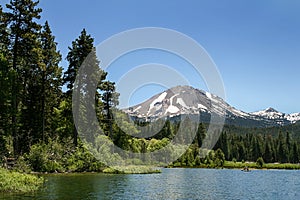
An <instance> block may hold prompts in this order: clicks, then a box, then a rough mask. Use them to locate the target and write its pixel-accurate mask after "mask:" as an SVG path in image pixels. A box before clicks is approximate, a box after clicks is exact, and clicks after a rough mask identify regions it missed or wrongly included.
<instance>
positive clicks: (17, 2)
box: [4, 0, 42, 155]
mask: <svg viewBox="0 0 300 200" xmlns="http://www.w3.org/2000/svg"><path fill="white" fill-rule="evenodd" d="M38 3H39V1H32V0H11V1H10V3H9V4H7V5H6V7H7V9H8V12H6V13H4V24H6V25H7V26H8V27H7V28H8V29H9V30H10V34H9V38H8V39H9V42H10V43H9V46H8V49H9V51H10V52H11V63H10V65H11V67H12V78H11V82H12V98H11V105H12V106H11V107H12V113H11V123H12V137H13V149H14V154H15V155H18V154H19V153H20V152H21V149H20V146H19V139H20V138H19V134H18V126H19V122H18V116H19V113H18V112H19V105H20V93H21V89H22V90H27V86H28V85H27V84H28V81H29V79H30V77H27V76H28V75H30V74H31V73H32V72H33V70H32V67H37V66H36V65H34V66H33V65H32V64H31V62H32V61H34V59H35V58H33V56H32V55H31V54H32V53H37V52H36V51H35V47H36V42H37V35H38V32H39V30H40V25H39V24H38V23H37V22H36V20H37V19H39V18H40V12H41V11H42V10H41V9H40V8H36V7H37V5H38ZM24 92H25V91H24ZM22 93H23V92H22Z"/></svg>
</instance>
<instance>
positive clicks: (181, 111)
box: [124, 86, 300, 127]
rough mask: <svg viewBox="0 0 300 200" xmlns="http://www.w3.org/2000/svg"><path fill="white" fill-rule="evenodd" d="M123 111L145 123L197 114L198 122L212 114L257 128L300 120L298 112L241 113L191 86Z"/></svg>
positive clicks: (169, 92)
mask: <svg viewBox="0 0 300 200" xmlns="http://www.w3.org/2000/svg"><path fill="white" fill-rule="evenodd" d="M124 111H125V112H126V113H128V114H129V115H130V116H131V117H132V118H134V119H139V120H145V121H153V120H156V119H159V118H166V117H168V118H171V119H176V118H178V117H179V116H181V115H200V121H202V122H209V121H210V118H211V116H212V115H217V116H220V117H224V118H225V123H226V124H234V125H239V126H256V127H266V126H278V125H288V124H292V123H295V122H296V121H299V120H300V113H294V114H290V115H286V114H284V113H281V112H278V111H276V110H275V109H272V108H268V109H266V110H263V111H259V112H254V113H247V112H243V111H241V110H238V109H236V108H234V107H232V106H230V105H229V104H228V103H226V102H225V101H224V100H223V99H221V98H220V97H218V96H216V95H213V94H211V93H208V92H205V91H203V90H199V89H195V88H193V87H190V86H177V87H173V88H170V89H168V90H166V91H164V92H162V93H159V94H157V95H155V96H153V97H151V98H150V99H148V100H146V101H145V102H143V103H141V104H138V105H136V106H132V107H130V108H128V109H125V110H124Z"/></svg>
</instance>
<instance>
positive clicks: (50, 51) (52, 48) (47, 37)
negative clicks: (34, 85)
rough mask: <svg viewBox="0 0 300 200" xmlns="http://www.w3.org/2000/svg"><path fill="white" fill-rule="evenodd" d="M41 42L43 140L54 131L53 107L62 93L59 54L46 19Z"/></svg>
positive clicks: (58, 101) (57, 103) (56, 105)
mask: <svg viewBox="0 0 300 200" xmlns="http://www.w3.org/2000/svg"><path fill="white" fill-rule="evenodd" d="M41 44H42V55H43V64H42V66H41V81H42V82H41V104H42V105H41V106H42V107H41V120H42V122H41V124H42V140H43V141H45V136H46V135H45V134H47V136H51V135H50V134H51V133H52V132H54V131H55V130H54V129H53V125H52V119H53V118H52V117H53V112H54V108H58V107H59V103H60V101H61V95H62V91H61V85H62V80H61V75H62V68H61V67H59V62H60V61H61V54H60V52H59V51H57V49H56V46H57V43H56V42H55V37H54V36H53V35H52V32H51V29H50V26H49V24H48V22H47V21H46V23H45V25H44V26H43V30H42V33H41ZM52 134H53V133H52Z"/></svg>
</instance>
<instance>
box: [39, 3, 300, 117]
mask: <svg viewBox="0 0 300 200" xmlns="http://www.w3.org/2000/svg"><path fill="white" fill-rule="evenodd" d="M40 7H41V8H42V9H43V14H42V20H48V21H49V23H50V25H51V28H52V30H53V33H54V35H55V36H56V41H57V42H58V43H59V46H58V47H59V49H60V51H61V52H62V54H63V57H64V58H65V57H66V55H67V52H68V46H70V44H71V42H72V41H73V40H74V39H75V38H77V37H78V35H79V33H80V32H81V30H82V28H86V29H87V31H88V33H90V34H91V35H92V36H93V37H94V38H95V45H97V44H99V43H100V42H102V41H103V40H105V39H107V38H108V37H110V36H112V35H114V34H116V33H119V32H121V31H125V30H128V29H132V28H139V27H149V26H150V27H164V28H169V29H174V30H177V31H180V32H182V33H184V34H186V35H188V36H190V37H191V38H193V39H195V40H196V41H197V42H198V43H200V44H201V45H202V46H203V47H204V48H205V49H206V50H207V52H208V53H209V54H210V56H211V57H212V59H213V60H214V62H215V63H216V65H217V67H218V69H219V71H220V74H221V76H222V78H223V82H224V86H225V89H226V101H227V102H228V103H229V104H230V105H232V106H234V107H236V108H238V109H241V110H244V111H248V112H252V111H257V110H261V109H265V108H267V107H274V108H275V109H277V110H279V111H282V112H286V113H291V112H300V92H299V89H300V78H299V76H300V12H299V10H300V1H297V0H263V1H261V0H252V1H244V0H228V1H219V0H205V1H202V0H193V1H191V0H185V1H183V0H182V1H178V0H151V1H143V0H124V1H122V0H118V1H117V0H110V1H102V0H87V1H74V0H41V3H40ZM152 53H153V52H149V55H151V54H152ZM149 57H151V56H148V58H146V59H145V58H141V61H140V62H136V63H135V64H142V62H144V61H147V62H149V61H151V60H149ZM165 57H168V55H167V56H165ZM129 58H130V55H129ZM135 58H136V57H135ZM163 59H165V58H163ZM121 61H122V59H120V62H121ZM169 61H170V60H169ZM124 62H125V63H123V64H124V65H126V64H128V62H129V61H128V58H127V61H126V59H124ZM155 62H157V60H155ZM121 64H122V63H121ZM131 64H133V63H131ZM168 64H170V65H171V64H174V65H176V64H177V65H180V64H183V63H181V61H180V60H179V61H178V62H177V63H176V58H175V59H173V60H172V62H171V63H168ZM62 65H63V66H64V67H66V66H67V63H66V62H65V61H64V62H62ZM108 71H109V72H110V76H109V77H110V78H111V79H113V81H117V80H114V79H118V78H119V77H118V76H117V75H116V74H118V73H121V72H120V71H117V70H113V69H112V70H111V71H110V70H108ZM186 73H189V72H188V71H186ZM190 73H191V74H190V75H191V77H190V80H191V82H192V85H193V86H195V87H203V88H201V89H206V88H205V85H203V81H201V80H197V79H195V78H194V77H193V76H192V72H190ZM197 81H199V84H198V83H197ZM201 82H202V83H201ZM148 89H149V90H148V94H147V95H146V96H147V97H150V96H152V95H153V94H154V92H157V91H159V90H161V88H159V87H157V88H155V89H154V88H152V89H151V88H150V87H149V88H148ZM155 90H157V91H155ZM145 92H146V91H140V95H136V98H137V99H136V100H133V101H132V102H133V103H134V102H135V101H136V102H138V101H141V100H142V99H141V98H143V96H144V95H143V93H145ZM137 94H138V92H137ZM138 97H139V98H140V99H139V98H138Z"/></svg>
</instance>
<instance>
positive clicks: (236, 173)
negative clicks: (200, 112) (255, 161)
mask: <svg viewBox="0 0 300 200" xmlns="http://www.w3.org/2000/svg"><path fill="white" fill-rule="evenodd" d="M45 177H46V178H47V180H48V181H47V182H46V188H45V189H44V190H42V191H40V192H38V193H36V194H34V195H32V194H31V195H22V196H3V195H2V196H0V199H70V200H71V199H122V200H123V199H125V200H126V199H128V200H129V199H230V200H231V199H243V200H244V199H272V200H273V199H300V171H286V170H254V171H251V172H242V171H240V170H229V169H223V170H221V169H181V168H178V169H162V173H160V174H145V175H138V174H129V175H119V174H116V175H112V174H67V175H60V174H59V175H46V176H45Z"/></svg>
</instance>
